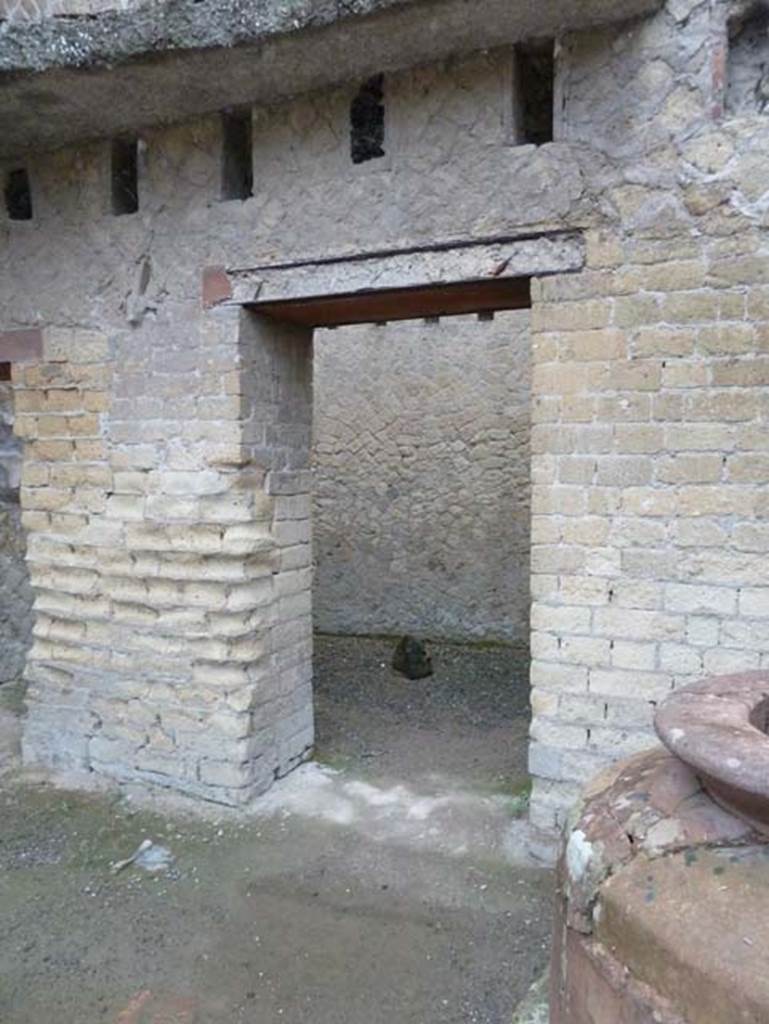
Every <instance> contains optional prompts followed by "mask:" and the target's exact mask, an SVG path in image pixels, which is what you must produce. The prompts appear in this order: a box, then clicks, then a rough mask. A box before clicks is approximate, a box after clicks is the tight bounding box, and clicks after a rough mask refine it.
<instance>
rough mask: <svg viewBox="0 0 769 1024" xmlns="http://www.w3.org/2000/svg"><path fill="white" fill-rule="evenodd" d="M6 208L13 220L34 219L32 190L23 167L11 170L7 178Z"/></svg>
mask: <svg viewBox="0 0 769 1024" xmlns="http://www.w3.org/2000/svg"><path fill="white" fill-rule="evenodd" d="M5 208H6V210H7V211H8V216H9V217H10V219H11V220H32V190H31V188H30V187H29V175H28V174H27V172H26V170H25V169H24V168H23V167H20V168H19V169H18V170H15V171H10V172H9V174H8V177H7V178H6V181H5Z"/></svg>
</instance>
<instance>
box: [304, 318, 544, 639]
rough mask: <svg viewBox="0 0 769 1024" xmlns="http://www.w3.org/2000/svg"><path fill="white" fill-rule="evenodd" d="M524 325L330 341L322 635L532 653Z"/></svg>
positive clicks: (324, 334)
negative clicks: (506, 646)
mask: <svg viewBox="0 0 769 1024" xmlns="http://www.w3.org/2000/svg"><path fill="white" fill-rule="evenodd" d="M528 322H529V315H528V312H527V311H519V312H518V311H516V312H505V313H498V314H497V315H496V317H495V319H494V320H478V318H477V317H448V318H445V319H442V320H441V321H440V322H427V323H425V322H424V321H414V322H402V323H391V324H387V325H375V326H363V327H346V328H339V329H337V330H334V331H319V332H318V334H317V336H316V341H315V360H316V369H315V391H314V401H315V428H314V429H315V447H314V451H315V472H314V492H313V498H314V519H315V560H316V567H317V568H316V578H315V590H314V610H315V622H316V626H317V628H319V629H320V630H321V631H323V632H329V633H364V634H368V633H374V634H376V633H382V634H394V633H403V632H411V633H416V634H418V635H423V636H427V637H432V638H444V639H449V640H501V641H505V642H510V643H516V644H522V645H525V644H527V643H528V618H529V529H530V515H531V512H530V483H529V460H530V454H529V431H530V426H529V407H530V390H529V389H530V358H529V330H528ZM500 552H504V558H503V559H500V558H499V553H500Z"/></svg>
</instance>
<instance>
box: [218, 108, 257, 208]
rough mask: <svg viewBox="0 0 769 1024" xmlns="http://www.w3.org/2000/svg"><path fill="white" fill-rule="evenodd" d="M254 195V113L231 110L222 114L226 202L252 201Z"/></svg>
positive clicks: (223, 182) (224, 192) (223, 194)
mask: <svg viewBox="0 0 769 1024" xmlns="http://www.w3.org/2000/svg"><path fill="white" fill-rule="evenodd" d="M253 194H254V150H253V140H252V136H251V110H250V108H249V109H247V110H227V111H225V112H224V113H223V114H222V199H248V198H249V197H250V196H252V195H253Z"/></svg>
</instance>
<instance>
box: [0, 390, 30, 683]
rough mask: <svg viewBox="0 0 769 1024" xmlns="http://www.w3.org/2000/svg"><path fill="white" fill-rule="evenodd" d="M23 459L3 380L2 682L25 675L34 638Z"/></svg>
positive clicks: (0, 426) (10, 397) (0, 465)
mask: <svg viewBox="0 0 769 1024" xmlns="http://www.w3.org/2000/svg"><path fill="white" fill-rule="evenodd" d="M21 459H22V453H21V443H20V442H19V440H18V438H16V437H15V436H14V434H13V391H12V388H11V384H10V383H9V382H5V381H0V683H5V682H9V681H11V680H15V679H18V678H19V677H20V676H21V673H22V671H23V669H24V660H25V656H26V653H27V649H28V648H29V645H30V642H31V639H32V636H31V633H32V590H31V588H30V585H29V573H28V571H27V564H26V562H25V560H24V554H25V549H26V543H25V538H24V530H23V528H22V525H21V508H20V507H19V483H20V480H21Z"/></svg>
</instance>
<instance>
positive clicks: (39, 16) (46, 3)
mask: <svg viewBox="0 0 769 1024" xmlns="http://www.w3.org/2000/svg"><path fill="white" fill-rule="evenodd" d="M153 2H154V3H158V2H161V0H0V22H2V21H42V20H43V19H44V18H55V17H75V16H78V15H79V16H83V15H86V16H87V15H93V14H101V13H102V12H103V11H130V10H133V9H134V8H137V7H141V6H144V5H145V4H147V3H153Z"/></svg>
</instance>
